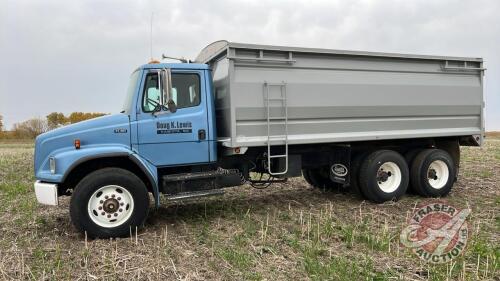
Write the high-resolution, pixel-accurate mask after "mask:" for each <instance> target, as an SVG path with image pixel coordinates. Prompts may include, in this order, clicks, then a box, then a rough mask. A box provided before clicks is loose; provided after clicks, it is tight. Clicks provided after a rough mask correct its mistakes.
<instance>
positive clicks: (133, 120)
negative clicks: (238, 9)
mask: <svg viewBox="0 0 500 281" xmlns="http://www.w3.org/2000/svg"><path fill="white" fill-rule="evenodd" d="M484 70H485V69H484V67H483V60H482V59H481V58H465V57H448V56H429V55H410V54H394V53H376V52H360V51H341V50H329V49H314V48H298V47H284V46H267V45H255V44H241V43H233V42H227V41H217V42H214V43H212V44H210V45H208V46H207V47H205V48H204V49H203V50H202V51H201V52H200V53H199V55H198V56H197V58H196V59H195V60H194V61H193V62H191V61H184V62H182V63H159V62H152V63H148V64H146V65H143V66H141V67H139V68H137V69H136V70H135V71H134V72H133V73H132V74H131V76H130V82H129V87H128V91H127V94H126V97H125V103H124V105H123V109H122V111H121V112H120V113H118V114H112V115H107V116H104V117H100V118H96V119H92V120H89V121H84V122H80V123H77V124H73V125H70V126H66V127H62V128H58V129H56V130H53V131H50V132H47V133H45V134H42V135H40V136H38V137H37V139H36V144H35V157H34V168H35V176H36V182H35V184H34V189H35V193H36V197H37V199H38V201H39V202H40V203H42V204H48V205H58V201H59V197H60V196H71V200H70V216H71V219H72V222H73V224H74V225H75V227H76V228H77V229H78V230H79V231H81V232H86V233H87V234H88V235H89V236H91V237H101V238H104V237H116V236H124V235H129V233H130V229H131V228H132V229H134V228H135V227H137V226H141V225H142V223H143V222H144V220H145V218H146V216H147V214H148V210H149V209H150V201H151V200H150V195H151V198H154V199H153V200H152V201H154V206H155V207H158V206H159V205H160V196H164V197H165V198H167V199H169V200H180V199H184V198H193V197H200V196H207V195H215V194H221V193H223V192H224V188H227V187H231V186H239V185H243V184H249V185H251V186H255V187H267V186H269V185H272V184H273V183H276V182H283V181H285V180H286V179H287V178H290V177H301V176H303V177H304V179H305V180H306V181H307V183H309V184H310V185H311V186H313V187H315V188H318V189H320V190H322V191H328V190H330V189H334V188H350V189H352V190H355V191H357V192H358V193H359V194H361V195H362V196H364V197H365V198H366V199H368V200H371V201H373V202H376V203H382V202H385V201H389V200H398V199H399V198H401V197H402V196H404V194H405V193H406V192H407V190H409V189H412V190H413V191H414V192H416V193H418V194H420V195H421V196H425V197H441V196H445V195H447V194H448V193H449V192H450V190H451V188H452V186H453V184H454V182H455V181H456V180H457V175H458V169H459V163H460V150H459V147H460V146H480V145H481V144H482V143H483V137H484V118H483V108H484V102H483V74H484ZM304 192H309V191H308V190H304Z"/></svg>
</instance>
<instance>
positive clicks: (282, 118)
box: [269, 116, 287, 120]
mask: <svg viewBox="0 0 500 281" xmlns="http://www.w3.org/2000/svg"><path fill="white" fill-rule="evenodd" d="M286 119H287V118H286V116H272V117H269V120H286Z"/></svg>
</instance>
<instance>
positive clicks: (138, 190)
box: [70, 168, 149, 238]
mask: <svg viewBox="0 0 500 281" xmlns="http://www.w3.org/2000/svg"><path fill="white" fill-rule="evenodd" d="M148 211H149V195H148V191H147V189H146V186H145V184H144V182H143V181H142V180H141V179H139V178H138V177H137V176H136V175H135V174H133V173H131V172H129V171H127V170H124V169H120V168H104V169H101V170H98V171H95V172H92V173H90V174H89V175H87V176H86V177H85V178H83V179H82V180H81V181H80V183H78V185H77V186H76V188H75V192H74V193H73V196H72V197H71V203H70V215H71V220H72V222H73V224H74V225H75V227H76V228H77V229H78V230H79V231H81V232H87V235H88V236H90V237H99V238H108V237H122V236H127V235H129V233H130V229H131V228H132V229H135V227H138V226H141V225H142V224H143V223H144V220H145V219H146V217H147V214H148Z"/></svg>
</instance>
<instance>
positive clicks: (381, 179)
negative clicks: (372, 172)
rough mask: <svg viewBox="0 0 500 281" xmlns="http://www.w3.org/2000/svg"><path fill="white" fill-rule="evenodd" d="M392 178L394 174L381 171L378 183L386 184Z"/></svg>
mask: <svg viewBox="0 0 500 281" xmlns="http://www.w3.org/2000/svg"><path fill="white" fill-rule="evenodd" d="M390 176H392V173H391V172H390V171H389V172H386V171H384V169H381V170H380V171H379V172H378V175H377V181H378V182H386V181H387V180H388V179H389V177H390Z"/></svg>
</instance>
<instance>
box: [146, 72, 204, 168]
mask: <svg viewBox="0 0 500 281" xmlns="http://www.w3.org/2000/svg"><path fill="white" fill-rule="evenodd" d="M202 77H204V76H203V71H197V70H189V71H187V70H186V71H181V70H177V71H172V79H171V80H172V87H171V96H172V99H173V100H174V102H175V104H176V105H177V111H176V112H175V113H172V112H169V111H166V110H162V111H160V112H156V113H154V114H153V111H154V109H155V107H156V106H158V105H159V104H162V103H165V104H166V102H167V101H163V99H162V98H161V94H160V87H159V84H160V83H159V74H158V72H157V71H156V70H155V71H150V72H146V73H145V77H144V80H143V81H144V83H143V85H144V86H143V89H142V93H141V94H140V99H139V102H138V103H139V107H140V108H138V111H137V112H138V116H137V134H138V136H137V140H138V150H139V154H140V155H141V156H142V157H144V158H146V159H147V160H148V161H150V162H151V163H153V164H154V165H156V166H173V165H185V164H194V163H206V162H209V146H208V141H207V132H208V120H207V99H206V96H205V93H206V90H205V83H203V82H204V81H203V79H202Z"/></svg>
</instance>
